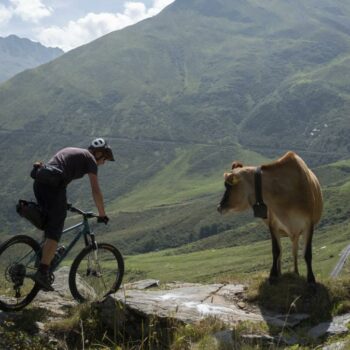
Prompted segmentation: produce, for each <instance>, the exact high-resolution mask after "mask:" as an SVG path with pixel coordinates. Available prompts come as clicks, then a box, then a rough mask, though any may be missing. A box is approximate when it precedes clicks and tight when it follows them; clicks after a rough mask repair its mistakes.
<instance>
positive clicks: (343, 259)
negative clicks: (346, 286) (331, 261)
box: [330, 244, 350, 278]
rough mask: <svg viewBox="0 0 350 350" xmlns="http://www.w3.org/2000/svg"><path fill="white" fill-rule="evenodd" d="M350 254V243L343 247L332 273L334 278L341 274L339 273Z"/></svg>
mask: <svg viewBox="0 0 350 350" xmlns="http://www.w3.org/2000/svg"><path fill="white" fill-rule="evenodd" d="M349 255H350V244H349V245H348V246H347V247H345V248H344V249H343V251H342V253H341V255H340V258H339V260H338V263H337V265H335V267H334V269H333V271H332V272H331V274H330V276H331V277H333V278H334V277H337V276H338V275H339V273H340V271H341V270H342V268H343V266H344V264H345V262H346V259H347V258H348V256H349Z"/></svg>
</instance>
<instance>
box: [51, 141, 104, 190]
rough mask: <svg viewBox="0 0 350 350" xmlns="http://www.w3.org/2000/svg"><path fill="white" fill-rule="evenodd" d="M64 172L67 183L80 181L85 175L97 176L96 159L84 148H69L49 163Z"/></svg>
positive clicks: (64, 149) (60, 152) (61, 151)
mask: <svg viewBox="0 0 350 350" xmlns="http://www.w3.org/2000/svg"><path fill="white" fill-rule="evenodd" d="M48 164H50V165H54V166H56V167H57V168H59V169H61V170H62V171H63V176H64V179H65V183H66V184H69V183H70V182H71V181H72V180H75V179H80V178H81V177H83V176H84V175H85V174H90V173H92V174H95V175H97V163H96V160H95V157H94V156H93V155H92V154H91V153H90V152H89V151H88V150H87V149H83V148H74V147H67V148H63V149H62V150H60V151H59V152H57V153H56V154H55V155H54V156H53V157H52V158H51V159H50V160H49V162H48Z"/></svg>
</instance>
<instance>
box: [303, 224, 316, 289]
mask: <svg viewBox="0 0 350 350" xmlns="http://www.w3.org/2000/svg"><path fill="white" fill-rule="evenodd" d="M313 233H314V228H313V226H311V227H310V228H309V231H307V232H305V235H304V240H305V249H304V258H305V262H306V267H307V281H308V283H316V280H315V276H314V273H313V272H312V236H313Z"/></svg>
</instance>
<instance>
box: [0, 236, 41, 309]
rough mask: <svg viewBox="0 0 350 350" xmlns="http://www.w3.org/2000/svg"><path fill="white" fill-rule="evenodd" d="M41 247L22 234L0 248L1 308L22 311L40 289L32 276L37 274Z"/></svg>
mask: <svg viewBox="0 0 350 350" xmlns="http://www.w3.org/2000/svg"><path fill="white" fill-rule="evenodd" d="M40 249H41V248H40V244H39V243H38V242H37V241H35V240H34V239H33V238H31V237H29V236H25V235H18V236H15V237H12V238H10V239H9V240H7V241H6V242H4V243H3V244H1V246H0V309H1V310H3V311H18V310H20V309H22V308H24V307H25V306H26V305H28V304H29V303H30V302H31V301H32V300H33V299H34V298H35V296H36V295H37V293H38V292H39V290H40V288H38V287H37V286H36V285H35V282H34V281H33V280H32V279H31V278H29V277H28V275H29V274H33V273H34V272H35V271H36V268H37V267H36V264H37V263H38V261H37V260H38V258H37V256H38V253H39V252H40Z"/></svg>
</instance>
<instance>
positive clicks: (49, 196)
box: [33, 181, 67, 242]
mask: <svg viewBox="0 0 350 350" xmlns="http://www.w3.org/2000/svg"><path fill="white" fill-rule="evenodd" d="M33 188H34V194H35V197H36V200H37V201H38V204H39V205H40V206H41V207H42V208H43V209H44V210H45V212H46V213H47V225H46V229H45V232H44V234H45V237H46V238H50V239H53V240H54V241H57V242H58V241H59V240H60V238H61V235H62V231H63V227H64V221H65V219H66V216H67V197H66V187H63V186H62V187H58V188H56V187H52V186H48V185H44V184H42V183H39V182H37V181H34V185H33Z"/></svg>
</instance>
